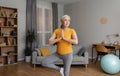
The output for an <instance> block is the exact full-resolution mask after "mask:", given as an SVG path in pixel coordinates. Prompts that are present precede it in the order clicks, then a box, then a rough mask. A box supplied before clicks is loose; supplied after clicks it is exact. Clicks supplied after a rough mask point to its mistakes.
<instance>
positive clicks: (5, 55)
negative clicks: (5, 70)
mask: <svg viewBox="0 0 120 76" xmlns="http://www.w3.org/2000/svg"><path fill="white" fill-rule="evenodd" d="M17 13H18V12H17V9H16V8H9V7H2V6H0V66H3V65H8V64H15V63H17V57H18V55H17V53H18V24H17V17H18V16H17Z"/></svg>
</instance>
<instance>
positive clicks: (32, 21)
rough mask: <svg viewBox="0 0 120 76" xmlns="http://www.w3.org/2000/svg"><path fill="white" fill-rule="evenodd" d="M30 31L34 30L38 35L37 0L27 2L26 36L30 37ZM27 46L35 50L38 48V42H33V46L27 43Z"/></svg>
mask: <svg viewBox="0 0 120 76" xmlns="http://www.w3.org/2000/svg"><path fill="white" fill-rule="evenodd" d="M28 30H29V31H32V30H34V32H35V34H37V22H36V0H27V2H26V36H27V35H28V32H27V31H28ZM36 36H37V35H36ZM26 40H27V39H26ZM26 46H29V47H32V50H33V49H34V48H35V47H37V40H36V41H35V42H33V44H32V46H31V45H30V44H29V43H27V42H26Z"/></svg>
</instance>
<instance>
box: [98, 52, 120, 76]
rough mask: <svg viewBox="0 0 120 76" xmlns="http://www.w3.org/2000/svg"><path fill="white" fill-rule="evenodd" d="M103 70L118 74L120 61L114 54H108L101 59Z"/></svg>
mask: <svg viewBox="0 0 120 76" xmlns="http://www.w3.org/2000/svg"><path fill="white" fill-rule="evenodd" d="M100 65H101V68H102V69H103V71H104V72H106V73H109V74H116V73H118V72H119V71H120V60H119V58H118V57H117V56H115V55H113V54H107V55H105V56H103V57H102V59H101V63H100Z"/></svg>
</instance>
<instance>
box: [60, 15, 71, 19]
mask: <svg viewBox="0 0 120 76" xmlns="http://www.w3.org/2000/svg"><path fill="white" fill-rule="evenodd" d="M64 18H68V19H69V20H71V19H70V16H69V15H64V16H62V19H61V20H63V19H64Z"/></svg>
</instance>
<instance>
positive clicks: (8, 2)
mask: <svg viewBox="0 0 120 76" xmlns="http://www.w3.org/2000/svg"><path fill="white" fill-rule="evenodd" d="M0 6H4V7H12V8H17V9H18V60H23V59H24V48H25V29H26V27H25V25H26V0H0Z"/></svg>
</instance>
